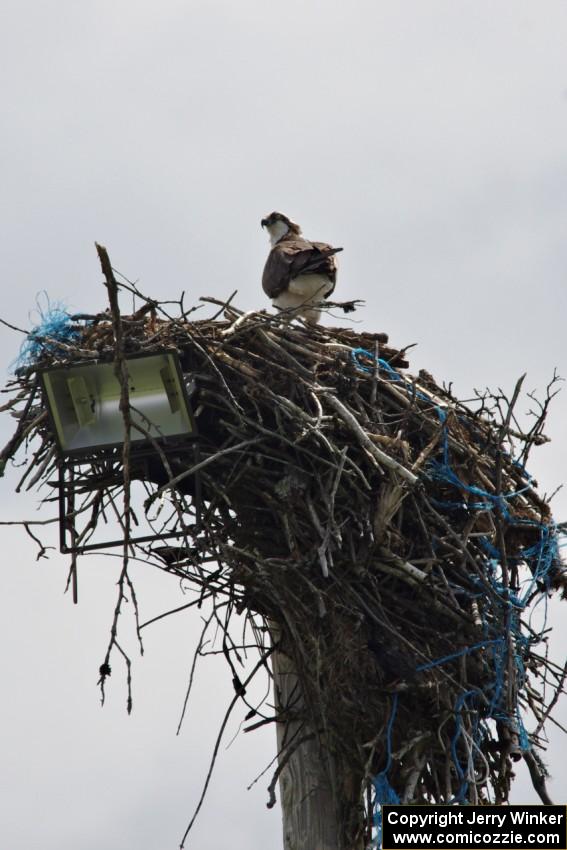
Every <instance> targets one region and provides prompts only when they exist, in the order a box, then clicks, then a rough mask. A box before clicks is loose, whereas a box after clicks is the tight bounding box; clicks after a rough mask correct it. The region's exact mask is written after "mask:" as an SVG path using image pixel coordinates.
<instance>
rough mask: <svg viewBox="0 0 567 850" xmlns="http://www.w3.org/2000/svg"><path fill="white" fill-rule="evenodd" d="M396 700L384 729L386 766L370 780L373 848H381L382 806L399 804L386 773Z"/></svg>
mask: <svg viewBox="0 0 567 850" xmlns="http://www.w3.org/2000/svg"><path fill="white" fill-rule="evenodd" d="M398 699H399V696H398V694H394V695H393V697H392V708H391V709H390V717H389V719H388V725H387V727H386V753H387V758H386V766H385V768H384V770H382V771H381V772H380V773H378V774H377V775H376V776H375V777H374V778H373V780H372V785H373V786H374V818H373V823H374V827H375V829H376V840H375V842H374V846H375V847H381V846H382V804H383V803H389V804H393V805H396V804H397V803H400V802H401V800H400V797H399V796H398V794H397V793H396V791H395V790H394V788H392V786H391V785H390V782H389V780H388V773H389V770H390V766H391V764H392V729H393V728H394V721H395V719H396V714H397V712H398Z"/></svg>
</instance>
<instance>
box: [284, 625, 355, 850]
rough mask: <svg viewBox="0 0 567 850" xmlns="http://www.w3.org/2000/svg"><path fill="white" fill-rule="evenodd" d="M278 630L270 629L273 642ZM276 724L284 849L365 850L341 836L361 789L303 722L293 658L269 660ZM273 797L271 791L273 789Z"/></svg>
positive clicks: (303, 715) (299, 687)
mask: <svg viewBox="0 0 567 850" xmlns="http://www.w3.org/2000/svg"><path fill="white" fill-rule="evenodd" d="M276 634H277V630H276V628H275V627H274V626H272V638H273V639H274V638H275V635H276ZM272 659H273V662H272V670H273V675H274V692H275V704H276V710H277V712H278V714H283V716H284V718H286V719H285V721H280V722H278V723H277V746H278V753H279V754H280V763H279V769H278V777H279V789H280V799H281V807H282V818H283V840H284V850H364V840H363V839H362V838H361V839H360V840H359V841H357V842H356V843H352V841H351V842H349V841H348V839H347V838H346V836H345V823H344V821H345V818H344V813H345V810H346V809H347V808H349V807H350V808H351V810H352V809H354V811H356V809H357V803H359V806H358V808H359V809H361V805H362V803H361V801H359V799H358V798H359V796H360V788H359V787H356V783H355V782H353V781H351V778H350V777H347V776H342V775H341V773H340V769H339V768H338V766H337V763H336V760H335V758H334V757H333V755H332V753H331V752H330V751H329V750H327V749H326V748H324V747H323V746H322V745H321V740H320V737H319V735H318V734H317V731H316V730H315V729H314V728H312V727H311V726H310V725H309V724H308V723H306V722H305V720H304V717H305V716H306V712H305V711H304V709H305V700H304V696H303V693H302V689H301V681H300V679H299V677H298V675H297V672H296V669H295V665H294V663H293V660H292V659H291V658H290V656H289V655H287V654H286V653H285V652H282V651H276V652H274V654H273V656H272ZM272 793H273V789H272ZM273 801H274V802H275V798H274V800H273Z"/></svg>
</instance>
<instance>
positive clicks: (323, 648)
mask: <svg viewBox="0 0 567 850" xmlns="http://www.w3.org/2000/svg"><path fill="white" fill-rule="evenodd" d="M116 304H117V302H116V303H115V305H114V307H113V311H112V314H111V313H110V312H108V311H107V312H105V313H101V314H99V315H97V316H90V317H88V320H87V321H86V322H85V321H76V322H75V323H73V322H71V323H70V325H69V328H71V329H72V331H73V332H72V333H67V335H66V337H63V336H62V335H59V337H58V338H57V339H54V338H53V337H49V336H43V337H42V336H41V334H39V335H38V334H37V333H36V335H35V337H34V343H35V344H36V348H35V349H34V360H33V362H32V363H28V364H27V365H24V366H23V367H21V368H20V370H19V372H18V373H17V377H16V379H15V380H14V381H13V382H12V383H11V386H10V389H11V390H14V391H15V398H14V401H13V402H12V403H11V404H12V405H13V406H14V409H19V411H20V412H19V420H18V428H17V431H16V433H15V435H14V438H13V439H12V440H11V441H10V443H9V444H8V446H7V447H6V449H5V450H4V453H3V460H4V461H6V460H7V459H8V458H10V457H12V456H13V455H14V453H15V452H16V450H17V448H18V446H19V445H20V444H22V443H23V442H24V441H25V442H26V445H27V444H28V443H29V441H30V440H31V439H32V438H33V437H36V438H38V439H39V448H36V450H35V455H34V457H33V464H31V465H29V466H28V468H27V470H26V473H25V476H24V478H25V479H26V480H27V482H28V483H29V482H30V481H32V482H33V484H34V485H35V484H38V483H40V482H42V481H46V480H51V479H52V478H53V476H54V469H55V466H56V465H57V463H58V459H57V454H56V452H55V450H54V440H53V435H52V433H51V430H50V427H49V424H48V420H47V418H46V415H45V412H44V408H43V402H42V399H41V396H40V394H39V392H38V378H37V372H38V368H40V367H43V366H46V365H55V364H71V363H72V364H76V363H78V362H84V361H91V360H92V359H98V360H103V361H104V360H112V359H113V358H117V359H119V358H120V357H124V356H127V355H129V354H132V353H143V352H153V351H159V350H163V349H166V350H169V349H175V350H176V351H177V352H178V353H179V355H180V358H181V363H182V367H183V370H184V372H187V373H190V374H191V375H192V376H193V377H194V378H195V381H196V387H197V389H196V393H195V395H194V396H193V398H192V402H193V407H194V409H195V411H196V421H197V425H198V429H199V433H200V456H201V459H200V474H201V476H202V483H203V495H204V511H203V521H202V528H201V530H200V531H199V532H198V533H194V528H195V525H194V524H193V525H191V524H190V522H189V521H188V517H190V515H191V511H192V507H191V505H192V501H191V496H192V487H193V483H192V482H193V476H192V475H188V474H187V472H188V471H189V470H191V469H192V468H193V467H194V456H193V454H192V451H190V449H189V446H184V445H183V444H182V443H181V444H179V443H177V444H176V445H175V446H173V447H169V448H167V447H166V449H164V450H163V451H162V452H158V451H157V450H156V452H155V453H154V455H153V456H151V457H150V459H149V460H148V458H146V459H145V460H144V461H143V463H142V462H140V463H137V461H136V460H135V459H132V461H131V463H129V469H128V475H127V477H126V476H125V474H124V462H125V461H124V458H123V457H122V456H121V455H120V452H117V453H116V454H115V456H113V457H111V459H110V461H108V460H107V461H106V466H105V467H104V474H102V471H101V469H99V470H98V479H96V480H97V481H98V483H96V480H95V483H93V482H92V481H91V483H90V485H89V487H88V488H86V489H85V491H84V492H83V493H81V494H80V498H81V499H82V501H80V504H79V505H78V507H77V511H78V513H79V514H80V513H81V512H83V513H84V515H85V516H87V517H88V519H89V529H88V530H87V531H86V532H85V535H84V537H83V538H82V542H83V543H86V542H88V539H89V535H90V534H91V533H92V532H93V530H94V529H95V528H96V526H97V523H99V522H100V521H101V517H102V512H103V511H104V510H105V509H106V510H108V505H109V503H110V502H111V501H112V502H113V503H115V502H116V500H117V498H118V497H119V496H120V494H121V493H122V491H123V489H124V482H125V478H126V482H127V484H128V486H129V482H130V481H132V480H136V479H139V480H143V481H144V483H145V485H146V486H147V492H148V499H147V501H146V503H145V507H146V510H147V512H148V515H150V514H151V513H152V511H153V510H154V508H155V505H156V494H160V495H163V494H165V495H166V496H167V497H169V500H170V503H171V505H172V509H171V514H170V515H169V516H168V519H167V520H164V521H163V525H160V524H159V523H160V522H161V520H160V521H159V522H158V526H159V528H162V529H163V530H164V531H167V530H171V529H172V528H177V530H179V528H180V527H181V528H182V530H184V533H185V536H184V538H182V539H181V540H180V541H178V542H177V543H175V542H174V543H171V544H170V545H165V544H163V543H160V544H159V545H153V546H150V547H142V548H143V551H144V557H146V558H149V559H151V560H152V562H153V563H155V564H156V565H158V566H160V568H162V569H165V570H167V571H168V572H170V573H173V574H174V575H177V576H181V577H183V578H184V579H186V580H189V582H191V583H192V584H193V585H194V586H195V588H196V591H197V593H198V596H199V601H202V599H204V598H205V597H209V598H211V599H213V601H214V605H215V606H217V608H218V612H221V613H217V616H216V620H215V622H216V624H217V625H218V624H219V623H220V624H222V628H223V630H224V631H225V640H224V642H223V646H224V650H225V654H226V655H227V658H228V660H229V663H230V665H231V669H232V672H233V676H234V682H235V688H236V693H237V696H238V695H239V694H240V696H242V697H243V698H244V693H245V687H244V684H245V683H244V684H243V681H242V679H243V677H242V676H240V677H239V674H238V673H237V668H238V660H239V655H238V646H237V645H236V644H235V643H232V638H231V637H230V628H229V627H230V618H231V614H232V613H234V612H238V613H242V612H245V613H246V614H247V615H248V617H249V619H250V620H251V621H253V623H254V629H255V635H256V639H257V641H258V645H259V648H260V651H261V653H263V655H262V659H264V658H265V655H266V654H268V653H269V651H270V650H269V639H268V637H267V634H268V630H271V631H272V633H273V634H277V635H278V641H279V642H278V646H277V651H279V652H281V653H284V654H286V655H287V656H289V658H291V659H292V661H293V666H294V668H295V670H296V671H297V674H298V677H299V681H300V683H301V688H302V691H303V694H302V697H301V699H300V700H297V701H296V702H295V703H293V704H289V705H283V706H282V705H280V706H279V714H278V720H280V721H286V722H292V721H300V723H302V724H304V725H305V727H306V729H307V730H314V731H315V732H316V733H317V735H318V736H319V739H320V741H321V746H322V747H323V748H326V749H327V750H328V751H330V752H331V753H332V755H333V759H334V763H335V764H336V765H338V770H339V773H340V775H344V776H347V775H348V776H349V777H354V781H355V785H356V787H360V788H363V787H364V783H365V782H368V781H370V780H373V782H374V789H375V793H376V798H377V799H378V801H380V800H382V801H385V800H390V801H393V800H396V799H399V800H401V801H403V802H412V803H433V802H436V803H442V802H444V803H449V802H461V803H464V802H470V803H480V804H482V803H486V802H489V801H492V802H496V803H504V802H506V801H507V799H508V795H509V790H510V784H511V780H512V778H513V762H514V761H515V760H517V759H519V758H521V757H522V756H524V757H525V758H526V761H527V762H528V766H529V768H530V771H531V774H532V778H533V781H534V786H535V787H536V789H537V790H538V793H539V794H540V796H541V798H542V799H543V800H547V792H546V790H545V769H544V768H543V766H542V762H541V758H540V755H539V753H540V749H541V748H542V747H544V745H545V738H544V737H542V736H543V732H542V728H543V724H544V721H545V720H546V718H547V714H548V708H547V705H549V703H554V702H555V701H556V696H555V692H558V691H560V690H561V688H562V686H563V681H564V671H561V670H560V669H559V668H557V667H556V666H555V665H554V664H553V663H552V661H551V660H549V658H548V653H547V637H544V636H543V634H540V632H539V631H538V630H535V629H534V628H533V626H532V625H530V614H531V611H532V609H533V608H534V606H535V605H537V603H538V602H539V601H540V600H541V598H542V597H544V596H545V595H548V594H550V593H552V592H553V591H554V590H557V589H558V588H561V587H563V586H564V574H563V572H562V568H561V565H560V562H559V559H558V554H557V553H558V550H557V541H556V530H555V526H554V524H553V521H552V518H551V514H550V510H549V506H548V504H547V502H546V500H545V499H544V498H542V497H541V496H540V495H539V494H538V491H537V488H536V483H535V482H534V481H533V480H532V479H531V478H530V476H529V474H528V473H527V471H526V468H525V464H526V460H527V457H528V454H529V451H530V449H531V448H532V447H533V446H534V445H537V444H539V443H541V442H544V441H545V439H546V438H545V437H544V436H543V434H542V430H543V423H544V420H545V415H546V413H547V407H548V403H549V400H550V398H551V396H552V395H553V383H552V384H551V385H550V387H549V388H548V392H547V396H546V398H545V399H544V400H543V401H542V402H541V403H539V404H538V403H537V402H536V401H535V399H534V400H532V412H533V414H534V417H533V420H532V423H531V427H530V429H529V430H528V431H524V430H522V427H521V425H520V424H519V422H518V421H517V420H516V417H515V414H514V406H515V404H516V401H517V398H518V394H519V389H520V386H519V385H518V386H517V388H516V391H515V392H514V393H513V394H511V396H510V397H509V398H507V397H506V396H505V395H504V394H503V393H502V392H498V393H495V394H491V393H488V392H486V393H483V394H479V395H478V397H477V398H476V400H474V401H469V403H468V404H464V403H461V402H459V401H458V400H457V399H455V398H454V397H453V395H452V394H451V392H450V391H449V390H448V389H447V388H444V387H440V386H438V385H437V384H436V383H435V381H434V380H433V378H432V377H431V376H430V375H428V374H427V373H425V372H422V373H420V375H419V376H418V378H417V379H415V378H413V377H411V376H410V375H409V374H407V373H406V371H405V370H406V368H407V367H408V363H407V361H406V356H405V353H404V352H403V351H402V352H400V351H398V350H395V349H393V348H391V347H389V346H388V344H387V342H388V340H387V337H386V336H385V335H384V334H369V333H363V332H355V331H353V330H351V329H345V328H334V327H333V328H330V327H322V326H317V327H308V326H306V325H303V324H301V323H290V322H289V321H287V322H282V321H281V320H280V319H279V318H277V317H274V316H270V315H267V314H266V313H264V312H255V313H251V314H242V313H240V312H239V311H238V310H237V309H236V308H234V307H232V306H230V305H225V306H224V308H222V309H221V310H220V311H218V312H217V315H216V316H215V317H214V318H212V319H206V320H202V319H201V320H194V316H193V314H192V313H187V312H185V311H184V309H183V305H182V303H181V305H180V307H181V309H180V311H179V315H177V316H176V317H172V316H171V315H170V314H166V313H165V312H164V309H162V308H161V307H160V305H159V304H157V303H156V302H148V303H147V304H145V306H144V307H143V308H142V309H141V310H139V311H138V313H136V314H134V315H132V316H127V317H126V316H123V317H121V318H120V317H119V316H118V315H117V306H116ZM168 309H171V308H169V307H168ZM117 327H120V328H121V333H122V337H121V339H120V340H119V342H120V346H118V341H117ZM119 347H120V350H119ZM126 462H127V461H126ZM92 463H93V464H95V461H94V460H93V461H92ZM172 479H175V482H176V483H175V485H172V484H171V481H172ZM127 519H128V522H126V520H127ZM152 523H153V524H154V527H155V523H156V521H155V519H152ZM27 528H28V530H30V531H31V528H30V524H29V523H28V525H27ZM124 529H125V532H124V533H129V530H130V519H129V518H125V519H124ZM34 533H35V534H36V535H37V534H38V532H37V531H35V532H34ZM125 553H126V554H125V564H124V568H123V574H122V576H121V585H120V588H121V592H122V591H123V590H124V588H125V587H126V590H127V587H128V586H130V582H131V580H130V578H129V574H128V570H127V557H128V554H127V548H125ZM131 590H132V592H133V587H131ZM124 592H125V593H126V591H124ZM221 609H222V611H221ZM116 623H117V620H116V618H115V623H114V626H116ZM115 632H116V629H114V634H113V635H112V637H111V642H110V645H109V651H108V654H107V657H106V660H105V664H106V667H105V665H103V666H102V668H101V679H102V683H103V686H104V679H105V677H106V674H107V672H108V671H109V669H110V667H109V659H110V653H111V651H112V650H113V649H114V648H116V647H117V646H118V644H117V643H116V633H115ZM118 648H119V649H120V651H122V649H121V648H120V647H119V646H118ZM259 666H260V667H261V665H259ZM107 668H108V669H107ZM548 687H550V688H551V696H550V695H549V691H548V690H547V689H548ZM544 693H546V694H547V705H546V700H545V699H544ZM258 710H259V709H258ZM259 716H261V715H259ZM528 727H530V731H528ZM289 747H290V750H291V748H292V747H293V742H289ZM281 755H282V757H283V758H285V753H284V754H281ZM338 796H339V797H340V796H341V793H340V789H339V792H338ZM355 796H357V798H359V799H361V800H362V795H360V794H358V795H355ZM343 808H344V805H343ZM361 811H362V803H361V804H360V806H358V807H357V806H354V808H353V807H352V806H351V809H350V811H345V812H344V817H343V820H344V823H345V834H348V835H350V838H352V837H353V836H355V835H356V833H357V832H360V830H361V829H362V826H361V824H362V818H363V815H362V814H361ZM349 840H350V839H349Z"/></svg>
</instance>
